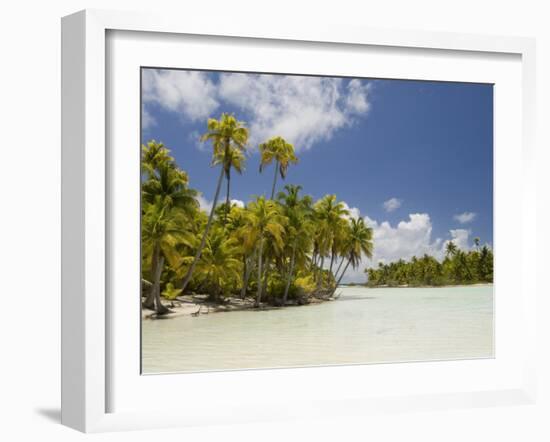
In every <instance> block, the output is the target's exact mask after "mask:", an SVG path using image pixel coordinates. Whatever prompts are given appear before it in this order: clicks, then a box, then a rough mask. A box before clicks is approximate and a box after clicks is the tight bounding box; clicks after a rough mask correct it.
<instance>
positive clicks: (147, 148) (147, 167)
mask: <svg viewBox="0 0 550 442" xmlns="http://www.w3.org/2000/svg"><path fill="white" fill-rule="evenodd" d="M173 162H174V158H172V157H171V156H170V150H169V149H168V148H166V147H165V146H164V144H163V143H158V142H156V141H155V140H151V141H149V142H148V143H147V144H146V145H142V146H141V172H142V174H145V175H147V176H151V175H154V174H155V170H156V169H157V168H158V167H159V166H160V165H161V164H164V163H173Z"/></svg>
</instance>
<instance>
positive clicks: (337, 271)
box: [334, 258, 345, 281]
mask: <svg viewBox="0 0 550 442" xmlns="http://www.w3.org/2000/svg"><path fill="white" fill-rule="evenodd" d="M344 261H345V260H344V258H342V260H341V261H340V264H338V268H337V269H336V273H335V274H334V280H335V281H336V280H337V279H338V273H340V269H341V268H342V264H344Z"/></svg>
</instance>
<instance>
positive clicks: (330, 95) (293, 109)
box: [219, 74, 369, 151]
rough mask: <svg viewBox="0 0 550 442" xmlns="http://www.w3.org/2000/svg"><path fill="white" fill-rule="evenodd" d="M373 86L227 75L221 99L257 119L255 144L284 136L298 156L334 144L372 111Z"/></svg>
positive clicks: (253, 128)
mask: <svg viewBox="0 0 550 442" xmlns="http://www.w3.org/2000/svg"><path fill="white" fill-rule="evenodd" d="M368 90H369V85H368V84H367V83H364V82H361V81H360V80H352V81H350V82H348V83H347V86H346V82H345V81H344V80H342V79H339V78H323V77H302V76H285V75H252V74H251V75H243V74H226V75H223V76H222V77H221V81H220V89H219V92H220V97H221V98H223V99H224V100H226V101H228V102H229V103H231V104H233V105H235V106H237V107H239V108H240V109H242V110H243V111H244V112H245V113H246V114H248V115H250V116H251V119H250V121H249V126H250V129H251V135H252V139H251V140H250V141H251V144H252V145H256V144H258V143H259V142H262V141H264V140H266V139H268V138H270V137H272V136H275V135H281V136H282V137H284V138H286V139H287V140H289V141H290V142H291V143H293V144H294V146H295V149H296V150H297V151H300V150H304V149H309V148H311V146H313V145H314V144H315V143H317V142H319V141H325V140H329V139H330V138H331V137H332V136H333V134H334V132H335V131H336V130H338V129H341V128H343V127H346V126H349V125H351V124H352V123H353V119H354V117H356V116H359V115H365V114H366V113H367V112H368V110H369V102H368Z"/></svg>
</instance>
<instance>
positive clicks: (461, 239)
mask: <svg viewBox="0 0 550 442" xmlns="http://www.w3.org/2000/svg"><path fill="white" fill-rule="evenodd" d="M449 232H450V233H451V241H453V242H454V244H455V246H457V247H458V248H459V249H461V250H464V251H468V250H470V248H471V246H470V244H468V240H469V239H470V235H471V234H472V232H470V231H469V230H466V229H454V230H450V231H449ZM448 242H449V241H445V244H444V247H443V251H444V250H445V246H446V245H447V243H448Z"/></svg>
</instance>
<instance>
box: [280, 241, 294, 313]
mask: <svg viewBox="0 0 550 442" xmlns="http://www.w3.org/2000/svg"><path fill="white" fill-rule="evenodd" d="M295 261H296V241H294V245H293V246H292V257H291V258H290V269H289V271H288V279H287V281H286V287H285V294H284V295H283V305H285V304H286V300H287V298H288V290H289V289H290V283H291V281H292V274H293V273H294V262H295Z"/></svg>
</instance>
